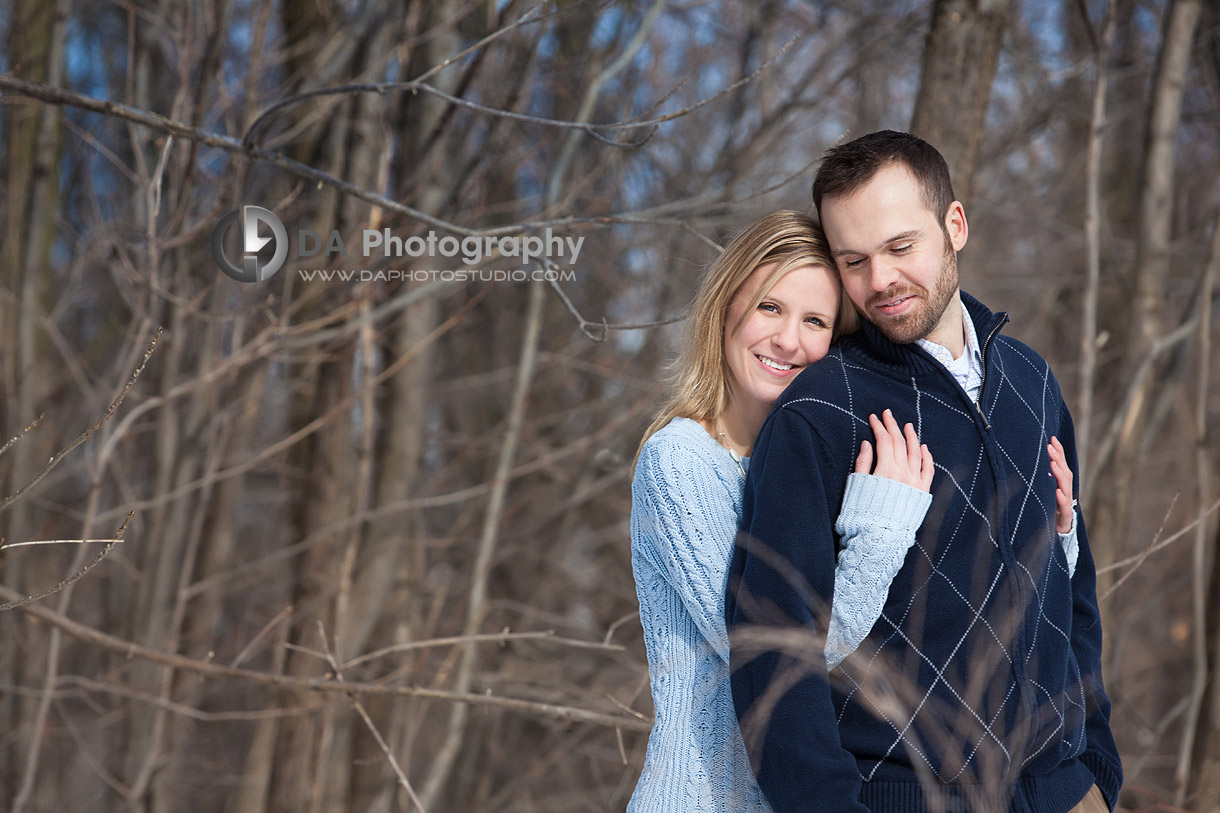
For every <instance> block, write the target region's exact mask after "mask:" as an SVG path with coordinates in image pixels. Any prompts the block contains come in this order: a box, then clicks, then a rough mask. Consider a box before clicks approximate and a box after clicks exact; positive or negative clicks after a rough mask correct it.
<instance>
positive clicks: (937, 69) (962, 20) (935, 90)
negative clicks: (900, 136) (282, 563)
mask: <svg viewBox="0 0 1220 813" xmlns="http://www.w3.org/2000/svg"><path fill="white" fill-rule="evenodd" d="M1010 5H1011V0H936V3H935V4H934V5H933V7H932V27H931V28H930V29H929V31H928V40H927V44H926V45H925V46H924V52H923V73H922V79H921V81H920V85H919V95H918V96H917V97H916V99H915V113H914V115H913V116H912V117H911V132H912V133H914V134H915V135H917V136H919V137H920V138H923V139H925V140H927V141H928V142H929V143H931V144H932V145H933V146H935V147H936V148H937V149H939V150H940V152H941V153H942V154H943V155H944V156H945V160H946V161H948V163H949V171H950V172H951V173H952V177H953V185H954V191H956V193H957V196H958V197H959V198H961V199H963V200H967V201H968V200H969V197H970V184H971V182H972V181H973V180H974V169H975V166H976V162H977V161H978V151H979V145H980V144H981V143H982V141H983V131H984V126H983V125H984V123H985V121H986V118H987V106H988V104H989V103H990V100H991V83H992V81H993V80H994V79H995V73H996V66H997V65H999V61H1000V46H1001V45H1002V44H1003V43H1004V31H1005V28H1006V27H1007V23H1008V13H1009V7H1010Z"/></svg>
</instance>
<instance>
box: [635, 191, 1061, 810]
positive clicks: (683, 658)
mask: <svg viewBox="0 0 1220 813" xmlns="http://www.w3.org/2000/svg"><path fill="white" fill-rule="evenodd" d="M855 320H856V316H855V311H854V310H853V309H852V307H851V304H850V303H849V302H848V301H847V300H846V297H843V296H841V294H840V288H839V283H838V277H837V275H836V274H835V272H834V270H833V263H832V261H831V259H830V257H829V254H828V252H827V248H826V244H825V241H824V239H823V237H822V234H821V231H820V229H819V228H818V227H817V225H816V224H815V223H814V221H813V220H812V219H810V218H809V217H808V216H806V215H803V214H800V213H798V212H794V211H779V212H773V213H771V214H768V215H765V216H763V217H762V218H760V219H759V220H757V221H755V222H754V223H753V224H751V225H750V226H749V227H747V228H746V229H745V230H744V231H743V232H742V233H741V234H739V235H738V236H737V237H736V238H734V239H733V241H732V242H730V243H729V245H728V246H727V247H726V249H725V251H724V253H723V254H722V255H721V257H720V258H719V259H718V260H717V261H716V262H715V263H714V264H713V265H712V267H711V269H710V270H709V271H708V274H707V276H706V277H705V278H704V280H703V282H702V284H701V285H700V288H699V291H698V293H697V294H696V298H695V302H694V305H693V308H692V312H691V316H690V324H689V328H688V332H687V336H686V344H685V346H684V348H683V351H682V353H681V355H680V357H679V359H678V365H677V367H678V373H677V379H676V382H675V386H674V389H673V393H672V395H671V396H670V399H669V401H668V403H667V404H666V405H665V407H664V408H663V409H662V410H661V412H660V414H659V415H658V416H657V418H656V420H654V421H653V423H652V424H651V425H650V426H649V428H648V430H647V432H646V434H645V436H644V440H643V443H642V444H641V448H640V452H639V455H638V456H637V461H636V470H635V478H634V481H633V483H632V510H631V538H632V556H631V558H632V569H633V571H634V574H635V580H636V591H637V594H638V596H639V601H640V618H641V622H642V624H643V627H644V636H645V643H646V646H647V650H648V663H649V675H650V680H651V684H652V696H653V704H654V707H655V709H656V717H655V722H654V724H653V729H652V733H651V735H650V736H649V740H648V751H647V755H646V757H645V764H644V770H643V772H642V774H641V776H640V781H639V784H638V785H637V787H636V790H635V793H634V794H633V795H632V798H631V802H630V804H629V805H628V810H629V811H633V813H645V812H646V811H647V812H651V811H678V810H680V811H742V810H749V811H767V810H769V808H768V806H767V805H766V802H765V800H764V799H763V798H762V794H761V792H760V791H759V789H758V785H757V783H756V782H755V780H754V778H753V775H752V774H751V773H750V768H749V761H748V758H747V756H746V753H745V747H744V744H743V742H742V738H741V733H740V730H739V729H738V726H737V719H736V716H735V713H734V710H733V703H732V696H731V693H730V689H729V681H728V638H727V634H726V631H725V622H724V593H725V580H726V577H727V570H728V562H729V558H730V556H731V555H732V547H733V541H734V539H735V537H736V532H737V521H738V518H739V517H740V514H741V496H742V486H743V484H744V478H745V471H746V465H747V462H748V456H749V454H750V451H751V447H752V445H753V442H754V437H755V436H756V435H757V433H758V430H759V429H760V428H761V427H762V424H763V421H764V420H765V418H766V416H767V413H768V411H769V410H770V408H771V405H772V404H773V403H774V401H775V399H776V398H777V397H778V396H779V395H780V393H781V392H783V390H784V388H785V387H786V386H787V385H788V383H789V382H790V381H791V380H792V379H793V378H795V376H796V375H797V374H798V373H799V372H800V371H801V369H803V368H804V367H805V366H806V365H808V364H812V363H813V362H815V361H818V360H819V359H821V358H822V357H823V356H824V355H825V354H826V352H827V350H828V348H829V346H830V343H831V340H832V338H834V337H836V336H838V335H841V334H843V333H846V332H849V331H850V330H851V329H854V327H855V325H856V321H855ZM870 425H871V426H872V429H873V433H874V438H875V453H874V446H873V444H870V443H869V442H867V441H865V442H864V443H863V444H862V446H861V451H860V454H859V456H858V458H857V461H856V467H855V471H856V473H855V474H852V475H851V476H850V478H849V480H848V484H847V490H846V493H845V496H844V502H843V507H842V511H841V513H840V517H839V521H838V523H837V526H836V530H837V531H838V532H839V534H840V535H841V537H842V541H843V551H842V553H841V554H840V559H839V563H838V566H837V568H836V573H835V599H834V603H833V606H832V608H831V619H830V623H829V625H828V629H827V635H826V646H825V651H826V660H827V665H828V667H829V668H832V669H833V668H834V667H835V666H836V665H837V664H838V663H839V662H840V661H841V660H842V658H843V657H845V656H846V655H848V654H850V652H851V651H852V650H854V649H855V648H856V647H857V646H858V645H859V643H860V641H861V640H862V639H863V638H864V636H865V635H867V633H868V631H869V630H870V629H871V627H872V625H873V623H874V622H875V621H876V620H877V617H878V615H879V614H880V612H881V609H882V606H883V604H884V600H885V596H886V593H887V592H888V589H889V584H890V581H891V580H892V579H893V577H894V575H895V574H896V573H897V572H898V570H899V568H901V566H902V562H903V559H904V558H905V556H906V552H907V550H908V549H909V548H910V546H911V545H912V544H913V542H914V537H915V531H916V529H917V528H918V527H919V524H920V523H921V522H922V521H923V517H924V514H925V513H926V511H927V508H928V505H929V503H930V502H931V496H930V494H929V488H930V485H931V481H932V474H933V464H932V457H931V454H930V453H929V452H928V450H927V449H926V448H925V447H922V446H920V444H919V442H918V440H917V438H916V436H915V432H914V428H913V427H911V426H910V424H908V425H907V426H906V427H905V428H904V429H903V430H901V431H900V430H899V428H898V425H897V422H896V421H895V420H894V418H893V416H892V415H890V414H889V412H888V410H887V411H886V413H885V414H884V415H883V416H882V417H880V418H878V417H877V416H870ZM874 457H875V458H876V468H875V469H874V468H873V462H874ZM1061 468H1063V469H1066V466H1063V467H1061ZM870 471H873V472H874V473H873V474H870V473H869V472H870ZM1061 485H1062V483H1061ZM1067 494H1068V495H1069V498H1070V494H1071V484H1070V482H1069V483H1068V484H1067ZM1061 504H1062V501H1061ZM1060 527H1061V528H1062V525H1060Z"/></svg>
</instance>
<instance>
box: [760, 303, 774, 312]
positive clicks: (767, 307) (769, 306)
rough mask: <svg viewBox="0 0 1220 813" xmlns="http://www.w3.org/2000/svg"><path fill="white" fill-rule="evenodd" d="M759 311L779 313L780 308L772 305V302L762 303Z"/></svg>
mask: <svg viewBox="0 0 1220 813" xmlns="http://www.w3.org/2000/svg"><path fill="white" fill-rule="evenodd" d="M758 309H759V310H760V311H766V312H767V313H779V308H777V307H775V305H773V304H771V303H770V302H760V303H759V305H758Z"/></svg>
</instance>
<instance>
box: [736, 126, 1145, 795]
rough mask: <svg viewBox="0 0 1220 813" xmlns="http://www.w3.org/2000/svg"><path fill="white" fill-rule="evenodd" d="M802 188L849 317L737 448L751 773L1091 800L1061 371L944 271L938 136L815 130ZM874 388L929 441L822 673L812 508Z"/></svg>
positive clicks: (1090, 744) (1096, 779)
mask: <svg viewBox="0 0 1220 813" xmlns="http://www.w3.org/2000/svg"><path fill="white" fill-rule="evenodd" d="M813 197H814V203H815V205H816V206H817V209H818V213H819V215H820V216H821V218H822V224H823V228H824V229H825V231H826V236H827V240H828V243H829V245H830V248H831V252H832V254H833V256H834V258H835V262H836V264H837V266H838V269H839V273H840V277H841V279H842V282H843V288H844V290H845V292H846V294H847V296H849V297H850V298H851V301H852V302H853V304H854V305H855V306H856V309H857V310H858V311H859V312H860V314H861V316H863V320H862V321H863V324H862V327H861V330H860V331H858V332H857V333H855V334H853V335H852V336H849V337H846V338H844V339H843V340H842V341H841V342H840V343H839V344H838V345H837V346H836V347H835V348H833V349H832V351H831V353H830V354H829V355H828V356H827V357H826V358H825V360H823V361H822V362H821V363H819V364H817V365H813V366H811V367H810V368H809V369H808V370H806V371H805V372H804V373H802V375H801V376H799V377H798V378H797V379H796V380H795V381H794V382H793V383H792V385H791V386H790V387H789V388H788V389H787V390H786V391H785V392H784V394H783V395H782V396H781V398H780V399H779V401H777V402H776V405H775V408H774V410H773V411H772V412H771V415H770V417H769V418H768V419H767V423H766V424H765V425H764V427H763V429H762V432H761V433H760V435H759V437H758V440H757V442H756V443H755V446H754V455H753V457H752V459H751V463H750V468H749V478H748V480H747V484H746V490H745V496H744V505H743V516H742V526H741V529H742V537H741V539H740V540H739V542H740V544H739V546H738V548H737V551H736V553H735V556H734V560H733V565H732V568H731V570H730V576H729V595H728V606H727V610H726V611H727V614H728V621H729V624H730V628H731V629H734V630H735V631H736V633H737V634H736V635H735V636H734V638H733V649H732V667H733V677H732V687H733V698H734V703H735V705H736V707H737V712H738V716H739V718H740V720H741V723H742V731H743V733H744V735H745V739H746V743H747V747H748V749H749V751H750V755H751V761H752V763H753V765H754V767H755V770H756V773H757V775H758V779H759V784H760V785H761V787H762V789H763V791H764V793H765V794H766V796H767V798H768V799H769V800H770V802H771V804H772V805H773V807H774V808H775V810H776V811H789V810H801V811H818V812H819V813H821V812H822V811H840V810H842V811H866V810H868V811H914V810H937V809H943V810H949V811H955V810H979V811H1003V810H1014V811H1035V812H1036V813H1042V812H1043V811H1045V812H1046V813H1065V811H1070V810H1076V809H1080V810H1103V811H1104V810H1106V809H1107V808H1110V809H1112V808H1113V807H1114V804H1115V802H1116V800H1117V796H1118V791H1119V787H1120V786H1121V784H1122V766H1121V763H1120V761H1119V756H1118V752H1117V748H1116V746H1115V743H1114V738H1113V736H1112V734H1111V733H1110V725H1109V715H1110V702H1109V700H1108V699H1107V698H1106V695H1105V692H1104V689H1103V687H1102V680H1101V640H1102V639H1101V626H1100V622H1099V615H1098V609H1097V597H1096V576H1095V571H1094V568H1093V560H1092V556H1091V554H1090V553H1089V546H1088V537H1087V535H1086V533H1085V528H1084V523H1083V521H1078V522H1077V526H1076V531H1077V541H1078V546H1079V550H1078V559H1077V561H1076V562H1074V563H1073V562H1072V561H1071V559H1070V555H1069V552H1068V551H1066V550H1065V549H1064V547H1063V546H1062V545H1060V544H1058V541H1059V539H1058V537H1057V535H1056V530H1055V511H1056V495H1055V491H1056V479H1055V477H1054V476H1053V473H1052V471H1051V463H1050V462H1049V450H1048V444H1049V443H1051V441H1052V438H1053V437H1057V438H1058V441H1061V442H1062V445H1063V449H1064V452H1063V454H1064V456H1065V457H1066V460H1067V464H1068V466H1069V467H1070V468H1071V470H1072V473H1073V474H1074V473H1075V470H1076V450H1075V440H1074V435H1073V428H1072V420H1071V416H1070V415H1069V413H1068V410H1067V407H1066V406H1065V405H1064V404H1063V399H1062V396H1061V394H1060V392H1059V385H1058V383H1057V382H1056V380H1055V378H1054V376H1053V375H1052V374H1051V372H1050V369H1049V367H1048V365H1047V364H1046V362H1045V361H1044V360H1043V359H1042V358H1041V357H1039V356H1038V355H1037V354H1036V353H1035V352H1034V351H1033V350H1031V349H1030V348H1029V347H1027V346H1025V345H1024V344H1022V343H1020V342H1018V341H1016V340H1014V339H1012V338H1009V337H1007V336H1005V335H1004V334H1003V333H1002V332H1001V328H1002V327H1003V325H1004V324H1005V323H1006V322H1007V321H1008V317H1007V315H1005V314H1002V313H999V314H993V313H992V312H991V311H989V310H988V309H987V308H986V307H985V306H984V305H982V304H981V303H980V302H978V301H977V300H975V299H973V298H972V297H970V296H969V295H968V294H962V293H961V292H960V291H959V288H958V274H957V257H956V252H957V251H958V250H959V249H961V248H962V247H963V246H964V245H965V244H966V238H967V235H968V225H967V222H966V213H965V209H964V208H963V206H962V204H961V203H960V202H959V201H957V200H956V199H955V197H954V194H953V190H952V185H951V183H950V179H949V170H948V167H947V165H946V164H945V161H944V158H943V157H942V156H941V155H940V153H939V152H937V151H936V150H935V148H933V147H932V146H931V145H929V144H927V143H926V142H925V141H923V140H921V139H919V138H916V137H915V136H912V135H909V134H906V133H897V132H893V131H883V132H879V133H872V134H870V135H867V136H864V137H862V138H859V139H857V140H855V141H852V142H850V143H848V144H844V145H842V146H839V147H836V148H834V149H832V150H831V151H830V152H829V153H828V154H827V157H826V159H825V160H824V162H823V164H822V166H821V168H820V169H819V170H818V173H817V177H816V179H815V181H814V185H813ZM886 409H891V410H892V411H893V415H894V417H895V419H896V420H897V422H898V423H899V424H905V423H907V422H908V421H909V422H912V423H914V425H915V427H916V431H917V432H918V434H919V437H920V440H921V441H922V442H924V443H926V444H927V445H928V447H929V448H930V449H931V452H932V455H933V457H934V459H935V463H936V476H935V479H934V481H933V485H932V495H933V498H932V507H931V509H930V510H929V512H928V517H927V519H926V520H925V522H924V525H923V527H922V529H921V530H920V532H919V534H918V536H917V539H916V544H915V546H914V547H913V548H912V549H911V551H910V553H909V554H908V556H907V559H906V561H905V563H904V565H903V567H902V569H901V571H900V572H899V573H898V575H897V577H896V578H895V579H894V580H893V582H892V583H891V586H890V591H889V596H888V599H887V601H886V605H885V608H884V611H883V613H882V615H881V617H880V619H879V620H878V621H877V623H876V625H875V626H874V627H873V630H872V632H871V633H870V635H869V637H868V639H867V641H866V642H865V645H864V646H863V647H861V650H860V652H858V653H857V654H856V655H855V656H852V658H849V659H848V660H847V661H845V662H844V664H843V665H842V666H840V667H839V668H838V669H836V670H835V672H834V673H833V678H829V677H828V674H827V670H826V666H825V662H824V661H823V660H822V659H821V657H820V655H821V652H820V644H819V643H817V641H818V640H819V639H818V636H817V634H816V633H817V632H818V631H819V630H821V631H824V630H825V628H826V627H825V624H826V621H825V613H824V609H825V608H826V607H829V606H830V602H831V597H832V592H833V588H834V568H835V561H836V543H837V537H836V535H835V533H834V530H833V528H832V523H833V517H835V516H836V515H837V514H838V509H839V506H840V504H841V502H842V498H843V492H844V490H845V486H844V485H843V484H844V483H846V482H847V480H848V474H849V473H850V472H851V471H852V464H853V461H854V459H855V456H856V453H857V452H858V451H859V449H860V444H861V441H862V440H864V439H866V438H868V437H869V434H868V430H869V426H868V417H869V415H870V414H871V413H875V414H878V415H880V414H882V412H883V411H884V410H886ZM1069 510H1070V508H1069ZM759 625H761V626H759ZM810 631H812V632H814V633H815V634H814V635H808V634H804V635H802V633H808V632H810ZM793 633H795V635H794V634H793ZM785 636H786V637H785ZM811 640H812V641H814V643H813V644H812V645H810V643H809V642H810V641H811ZM811 650H812V651H813V652H814V655H816V657H811V656H810V651H811ZM1078 805H1080V806H1081V807H1079V808H1077V806H1078Z"/></svg>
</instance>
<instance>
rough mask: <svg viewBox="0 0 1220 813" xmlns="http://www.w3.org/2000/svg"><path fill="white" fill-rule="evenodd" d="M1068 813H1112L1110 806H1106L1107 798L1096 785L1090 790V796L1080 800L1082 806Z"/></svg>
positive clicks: (1077, 806) (1079, 805)
mask: <svg viewBox="0 0 1220 813" xmlns="http://www.w3.org/2000/svg"><path fill="white" fill-rule="evenodd" d="M1068 813H1110V806H1109V805H1108V804H1106V798H1105V797H1104V796H1102V795H1101V791H1100V790H1098V789H1097V786H1096V785H1094V786H1093V787H1092V788H1090V789H1089V792H1088V794H1087V795H1086V796H1085V797H1084V798H1083V799H1081V800H1080V804H1078V805H1076V806H1075V807H1073V808H1072V809H1071V810H1069V811H1068Z"/></svg>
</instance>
